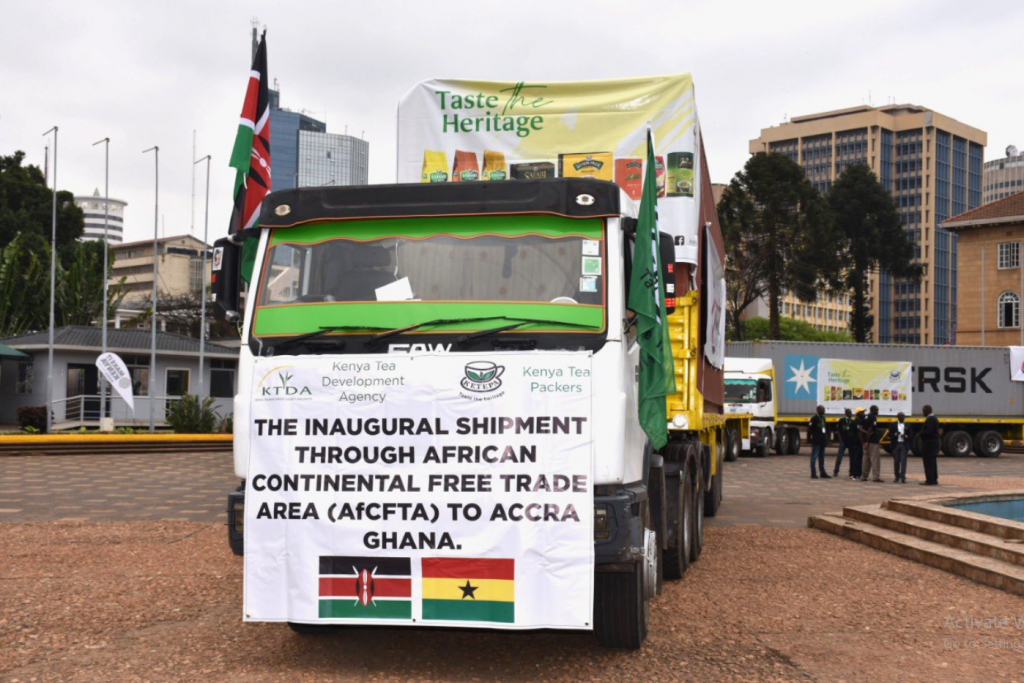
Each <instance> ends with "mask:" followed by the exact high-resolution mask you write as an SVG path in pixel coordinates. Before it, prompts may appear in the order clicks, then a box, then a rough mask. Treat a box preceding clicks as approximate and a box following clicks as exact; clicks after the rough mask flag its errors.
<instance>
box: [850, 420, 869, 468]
mask: <svg viewBox="0 0 1024 683" xmlns="http://www.w3.org/2000/svg"><path fill="white" fill-rule="evenodd" d="M855 412H856V415H857V416H856V417H855V418H854V420H853V434H852V435H851V436H850V479H853V480H854V481H861V480H862V478H863V476H864V440H863V437H862V435H861V428H863V427H864V420H866V419H867V416H866V415H865V414H864V409H863V408H857V410H856V411H855Z"/></svg>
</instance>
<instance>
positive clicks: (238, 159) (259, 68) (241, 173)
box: [228, 31, 270, 235]
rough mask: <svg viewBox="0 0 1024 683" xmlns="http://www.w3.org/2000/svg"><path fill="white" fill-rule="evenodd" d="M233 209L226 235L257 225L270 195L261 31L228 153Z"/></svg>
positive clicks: (267, 108)
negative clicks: (236, 126)
mask: <svg viewBox="0 0 1024 683" xmlns="http://www.w3.org/2000/svg"><path fill="white" fill-rule="evenodd" d="M230 166H231V167H232V168H234V169H235V170H236V171H237V173H236V175H235V208H234V210H233V211H232V212H231V225H230V226H228V234H229V235H233V234H235V233H236V232H238V231H239V230H244V229H245V228H251V227H253V226H254V225H256V219H257V218H258V217H259V211H260V203H261V202H262V201H263V198H264V197H266V196H267V193H268V192H270V94H269V88H268V86H267V34H266V31H264V33H263V36H262V37H261V38H260V44H259V46H258V47H257V48H256V56H255V57H253V60H252V70H251V71H250V72H249V87H248V89H247V90H246V91H245V102H244V103H243V104H242V116H241V120H240V121H239V122H238V135H237V136H236V137H235V147H234V149H233V150H232V151H231V163H230Z"/></svg>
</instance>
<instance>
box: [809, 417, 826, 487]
mask: <svg viewBox="0 0 1024 683" xmlns="http://www.w3.org/2000/svg"><path fill="white" fill-rule="evenodd" d="M826 429H827V427H826V426H825V406H818V411H817V412H816V413H815V414H814V415H812V416H811V419H810V421H808V423H807V440H808V441H810V442H811V479H818V478H819V475H820V477H821V479H831V478H832V477H830V476H828V474H826V473H825V444H827V443H828V434H827V433H826V431H825V430H826ZM815 460H817V462H818V473H817V474H815V471H814V462H815Z"/></svg>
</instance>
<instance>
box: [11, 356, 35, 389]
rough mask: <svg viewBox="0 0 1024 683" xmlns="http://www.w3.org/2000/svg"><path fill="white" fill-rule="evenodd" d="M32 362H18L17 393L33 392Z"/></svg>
mask: <svg viewBox="0 0 1024 683" xmlns="http://www.w3.org/2000/svg"><path fill="white" fill-rule="evenodd" d="M32 372H33V367H32V363H31V361H30V362H27V363H18V382H17V388H16V389H15V393H18V394H31V393H32Z"/></svg>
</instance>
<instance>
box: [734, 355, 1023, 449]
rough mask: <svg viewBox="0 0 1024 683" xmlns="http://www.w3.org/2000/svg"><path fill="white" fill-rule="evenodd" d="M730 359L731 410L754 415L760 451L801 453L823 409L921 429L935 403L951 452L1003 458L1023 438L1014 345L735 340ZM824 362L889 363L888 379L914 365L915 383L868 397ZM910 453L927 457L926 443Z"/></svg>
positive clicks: (835, 414) (911, 374)
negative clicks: (900, 415) (903, 420)
mask: <svg viewBox="0 0 1024 683" xmlns="http://www.w3.org/2000/svg"><path fill="white" fill-rule="evenodd" d="M727 353H728V355H729V358H728V359H727V361H726V368H727V376H726V394H727V396H731V397H732V400H731V401H728V400H727V404H728V405H729V406H730V409H734V410H743V411H748V412H751V413H753V414H754V419H753V422H752V425H754V426H756V427H757V428H758V429H759V430H760V431H761V432H762V434H764V435H765V437H764V443H765V445H764V447H762V448H761V450H755V453H756V454H759V455H761V454H766V453H767V447H768V446H769V445H770V446H771V447H772V448H773V449H774V450H775V452H776V453H794V452H797V451H798V450H799V441H798V439H799V436H798V430H799V429H800V428H802V427H805V426H806V424H807V420H808V419H809V417H810V416H811V415H812V414H813V413H814V410H815V407H816V406H817V405H819V404H822V405H825V406H826V411H827V413H826V415H827V420H828V421H830V422H831V423H834V422H835V420H837V419H838V418H839V417H840V416H841V415H842V408H845V407H851V406H860V407H864V408H865V409H866V408H868V407H870V406H871V405H872V404H874V405H878V406H879V408H880V412H881V414H882V415H883V416H884V417H885V419H894V418H893V416H894V415H895V413H896V412H897V411H902V412H904V413H905V414H906V416H907V421H908V422H911V423H922V422H923V421H924V416H923V415H922V412H921V409H922V408H923V407H924V406H925V405H930V406H932V409H933V410H934V411H935V414H936V415H937V416H938V417H939V419H940V420H941V422H942V428H943V435H942V452H943V453H944V454H945V455H948V456H958V457H959V456H966V455H969V454H970V453H971V452H972V451H973V452H974V453H975V454H976V455H978V456H979V457H987V458H994V457H999V455H1001V454H1002V452H1003V448H1004V445H1005V443H1006V441H1019V440H1021V439H1022V438H1024V383H1022V382H1014V381H1011V379H1010V351H1009V349H1007V348H990V347H963V346H918V345H903V344H899V345H896V344H852V343H850V344H844V343H826V342H781V341H780V342H739V343H730V344H729V345H728V347H727ZM822 361H825V362H828V363H829V367H832V366H838V364H839V363H842V362H844V361H853V363H850V364H849V367H850V368H854V369H855V368H856V367H857V364H858V363H860V364H864V363H869V364H876V365H877V364H883V365H882V367H883V369H885V366H884V364H890V365H891V366H892V369H891V370H890V371H889V374H896V373H899V372H900V366H906V365H909V377H907V378H906V380H905V384H903V385H901V386H902V387H904V389H901V390H897V389H895V388H886V382H888V381H889V380H890V379H891V378H889V377H883V381H882V382H880V383H878V386H876V387H875V388H874V389H871V390H870V391H871V393H870V394H869V393H868V391H869V388H868V387H867V386H864V387H861V386H853V387H850V386H848V385H844V384H843V382H842V378H841V377H836V376H835V374H834V371H833V374H832V375H831V376H825V377H822V376H819V375H820V373H821V372H822V368H824V367H825V366H823V365H822ZM833 361H834V362H833ZM830 377H831V379H830ZM894 381H895V380H894ZM862 383H863V384H865V385H866V384H868V382H862ZM889 386H890V387H894V386H895V385H889ZM879 387H881V388H879ZM844 391H845V395H844ZM753 428H754V427H752V429H753ZM911 450H912V452H914V453H916V454H920V453H921V444H920V440H919V439H915V440H914V441H913V442H912V443H911Z"/></svg>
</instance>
